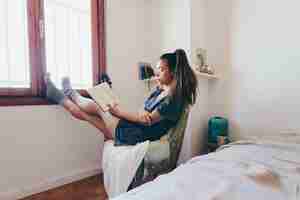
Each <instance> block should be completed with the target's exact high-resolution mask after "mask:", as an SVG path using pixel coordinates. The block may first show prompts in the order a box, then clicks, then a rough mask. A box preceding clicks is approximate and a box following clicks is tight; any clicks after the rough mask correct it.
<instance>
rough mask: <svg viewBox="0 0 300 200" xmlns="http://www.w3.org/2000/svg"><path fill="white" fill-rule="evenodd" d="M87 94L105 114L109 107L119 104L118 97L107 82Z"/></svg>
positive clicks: (89, 90) (91, 89)
mask: <svg viewBox="0 0 300 200" xmlns="http://www.w3.org/2000/svg"><path fill="white" fill-rule="evenodd" d="M87 92H88V93H89V95H90V96H91V97H92V98H93V99H94V100H95V102H96V103H97V104H98V105H99V106H100V107H101V109H102V110H103V111H104V112H107V111H108V109H109V107H108V106H107V105H110V106H114V105H116V104H117V103H118V102H119V100H118V98H117V96H116V95H115V94H114V93H113V91H112V89H111V88H110V87H109V85H108V84H107V83H106V82H104V83H101V84H99V85H96V86H95V87H93V88H90V89H88V90H87Z"/></svg>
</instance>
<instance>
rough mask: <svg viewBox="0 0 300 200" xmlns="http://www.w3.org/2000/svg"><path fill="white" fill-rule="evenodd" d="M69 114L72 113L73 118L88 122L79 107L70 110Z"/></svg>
mask: <svg viewBox="0 0 300 200" xmlns="http://www.w3.org/2000/svg"><path fill="white" fill-rule="evenodd" d="M69 112H70V113H71V115H72V116H73V117H75V118H76V119H80V120H86V119H85V116H84V112H83V111H82V110H80V108H79V107H77V106H72V107H70V108H69Z"/></svg>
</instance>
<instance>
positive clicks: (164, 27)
mask: <svg viewBox="0 0 300 200" xmlns="http://www.w3.org/2000/svg"><path fill="white" fill-rule="evenodd" d="M148 4H149V6H150V7H152V23H151V26H152V31H151V32H152V36H154V37H152V38H153V42H152V47H153V54H154V53H155V54H156V55H157V54H158V55H157V56H159V55H160V54H162V53H165V52H170V51H171V52H172V51H174V50H175V49H176V48H183V49H184V50H185V51H186V52H187V54H188V57H189V59H190V60H191V61H193V58H192V53H191V52H192V51H193V50H194V49H195V48H198V47H203V45H204V42H205V35H204V31H203V30H202V29H201V27H202V26H204V23H205V21H204V20H202V19H203V18H202V11H203V9H204V6H203V5H202V4H201V3H199V1H196V0H192V1H181V0H164V1H159V0H152V1H149V3H148ZM198 18H199V19H200V20H197V19H198ZM191 64H192V63H191ZM207 88H208V82H207V80H204V79H201V78H200V79H199V97H198V100H197V103H196V105H195V106H194V107H193V109H192V111H191V115H190V121H189V123H188V128H187V132H186V134H185V139H184V145H183V149H182V153H181V157H180V162H183V161H185V160H187V159H188V158H190V157H192V156H193V155H197V154H199V152H200V151H201V150H203V145H202V144H203V142H204V140H205V138H204V136H205V133H206V124H207V118H208V116H207V107H208V99H207V96H208V91H207Z"/></svg>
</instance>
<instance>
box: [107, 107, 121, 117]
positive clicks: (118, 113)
mask: <svg viewBox="0 0 300 200" xmlns="http://www.w3.org/2000/svg"><path fill="white" fill-rule="evenodd" d="M107 106H108V108H109V109H108V112H110V114H112V115H113V116H115V117H118V118H119V117H120V116H121V110H120V107H119V105H117V104H115V105H113V106H112V105H107Z"/></svg>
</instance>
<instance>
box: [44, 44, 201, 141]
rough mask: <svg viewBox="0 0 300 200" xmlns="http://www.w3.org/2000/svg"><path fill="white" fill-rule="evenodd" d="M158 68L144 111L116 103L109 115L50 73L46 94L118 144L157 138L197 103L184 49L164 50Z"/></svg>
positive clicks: (193, 80) (194, 83) (194, 79)
mask: <svg viewBox="0 0 300 200" xmlns="http://www.w3.org/2000/svg"><path fill="white" fill-rule="evenodd" d="M158 69H159V73H158V77H157V79H158V81H159V86H158V87H157V88H156V90H155V91H154V92H153V93H152V94H151V95H150V96H149V97H148V98H147V99H146V101H145V103H144V111H143V112H141V113H130V112H127V111H126V110H125V109H123V108H121V106H120V105H116V106H114V107H110V109H109V113H110V114H111V117H108V116H107V115H106V114H105V113H103V112H101V109H100V108H99V106H98V105H97V104H96V103H95V102H94V101H93V100H91V99H88V98H85V97H82V96H81V95H80V94H79V93H77V92H76V91H75V90H73V89H72V88H71V85H70V81H69V79H68V78H64V79H63V92H61V91H59V90H58V89H57V88H56V87H55V86H54V85H53V83H52V82H51V80H50V78H49V77H47V78H46V84H47V97H48V98H49V99H50V100H52V101H55V102H57V103H59V104H61V105H62V106H63V107H64V108H65V109H67V110H68V111H69V112H70V113H71V114H72V115H73V116H74V117H75V118H77V119H80V120H85V121H87V122H89V123H90V124H92V125H93V126H95V127H96V128H98V129H99V130H100V131H101V132H102V133H103V134H104V137H105V139H107V140H109V139H114V140H115V144H116V145H134V144H137V143H140V142H143V141H146V140H150V141H154V140H158V139H159V138H160V137H161V136H163V135H164V134H166V133H167V132H168V130H169V129H170V128H172V127H174V126H175V125H176V123H177V121H178V120H179V118H180V115H181V113H182V111H183V109H184V108H185V107H186V106H188V105H192V104H194V103H195V101H196V96H197V91H196V90H197V79H196V76H195V74H194V72H193V70H192V69H191V67H190V65H189V63H188V59H187V56H186V53H185V52H184V50H182V49H178V50H176V51H175V52H174V53H167V54H163V55H162V56H161V57H160V61H159V65H158Z"/></svg>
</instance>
